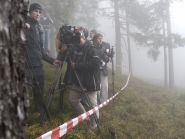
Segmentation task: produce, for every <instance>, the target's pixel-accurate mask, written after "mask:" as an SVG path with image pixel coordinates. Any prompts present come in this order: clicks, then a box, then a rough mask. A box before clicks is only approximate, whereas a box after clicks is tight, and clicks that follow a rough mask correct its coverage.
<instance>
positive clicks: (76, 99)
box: [69, 85, 99, 127]
mask: <svg viewBox="0 0 185 139" xmlns="http://www.w3.org/2000/svg"><path fill="white" fill-rule="evenodd" d="M72 89H74V90H77V91H80V92H81V88H80V87H77V86H76V85H73V86H72ZM87 95H88V97H89V99H90V101H91V103H92V105H93V107H95V106H97V91H92V92H87ZM83 96H84V95H83V94H82V93H78V92H75V91H72V90H71V91H70V92H69V102H70V104H71V106H72V107H73V108H74V110H75V111H76V113H77V114H78V115H80V114H83V113H85V112H86V111H85V109H84V107H83V105H82V104H81V103H80V100H81V99H82V97H83ZM96 114H97V117H98V118H99V111H97V112H96ZM90 124H91V126H92V127H97V124H96V121H95V119H94V116H93V115H91V116H90Z"/></svg>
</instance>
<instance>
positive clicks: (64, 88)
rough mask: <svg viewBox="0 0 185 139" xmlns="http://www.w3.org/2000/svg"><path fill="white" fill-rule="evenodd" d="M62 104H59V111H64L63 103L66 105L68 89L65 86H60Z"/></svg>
mask: <svg viewBox="0 0 185 139" xmlns="http://www.w3.org/2000/svg"><path fill="white" fill-rule="evenodd" d="M60 90H61V91H60V104H59V110H61V111H62V109H63V103H64V94H65V93H66V87H65V84H61V85H60Z"/></svg>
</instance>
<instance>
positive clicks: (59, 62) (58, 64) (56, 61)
mask: <svg viewBox="0 0 185 139" xmlns="http://www.w3.org/2000/svg"><path fill="white" fill-rule="evenodd" d="M61 64H62V62H61V61H59V60H55V61H54V62H53V65H54V66H56V67H58V66H60V65H61Z"/></svg>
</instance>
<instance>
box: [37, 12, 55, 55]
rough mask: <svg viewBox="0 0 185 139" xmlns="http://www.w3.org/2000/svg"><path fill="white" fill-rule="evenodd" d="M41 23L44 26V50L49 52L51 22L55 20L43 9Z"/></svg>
mask: <svg viewBox="0 0 185 139" xmlns="http://www.w3.org/2000/svg"><path fill="white" fill-rule="evenodd" d="M39 22H40V24H41V25H42V27H43V46H44V51H45V52H46V53H47V54H48V53H49V33H50V29H49V28H50V24H52V23H53V20H52V19H51V17H50V16H49V14H48V13H47V11H43V16H41V17H40V20H39Z"/></svg>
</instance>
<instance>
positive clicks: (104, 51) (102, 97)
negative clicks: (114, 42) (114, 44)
mask: <svg viewBox="0 0 185 139" xmlns="http://www.w3.org/2000/svg"><path fill="white" fill-rule="evenodd" d="M102 39H103V36H102V35H101V34H99V33H97V34H95V35H94V36H93V44H94V45H95V46H96V47H97V48H98V51H99V55H100V60H101V66H100V78H101V91H99V92H98V101H99V103H102V102H104V101H106V100H107V99H108V70H107V63H108V62H109V56H108V55H109V51H110V44H109V43H105V42H103V41H102Z"/></svg>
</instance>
